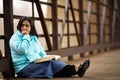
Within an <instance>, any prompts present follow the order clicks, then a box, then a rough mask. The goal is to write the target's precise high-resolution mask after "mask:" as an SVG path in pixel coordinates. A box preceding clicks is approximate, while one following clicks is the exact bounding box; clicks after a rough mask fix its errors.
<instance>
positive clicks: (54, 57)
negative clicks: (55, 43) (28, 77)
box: [34, 55, 61, 63]
mask: <svg viewBox="0 0 120 80" xmlns="http://www.w3.org/2000/svg"><path fill="white" fill-rule="evenodd" d="M60 58H61V56H60V55H46V56H44V57H43V58H40V59H36V60H35V61H34V63H40V62H45V61H49V60H59V59H60Z"/></svg>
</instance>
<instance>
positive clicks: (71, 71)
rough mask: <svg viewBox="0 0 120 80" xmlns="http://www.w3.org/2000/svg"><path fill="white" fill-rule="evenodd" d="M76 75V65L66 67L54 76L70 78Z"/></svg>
mask: <svg viewBox="0 0 120 80" xmlns="http://www.w3.org/2000/svg"><path fill="white" fill-rule="evenodd" d="M76 73H77V72H76V69H75V65H66V66H65V67H64V68H62V69H61V70H60V71H59V72H57V73H56V74H54V75H53V77H70V76H72V75H75V74H76Z"/></svg>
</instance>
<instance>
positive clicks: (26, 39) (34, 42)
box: [9, 31, 46, 73]
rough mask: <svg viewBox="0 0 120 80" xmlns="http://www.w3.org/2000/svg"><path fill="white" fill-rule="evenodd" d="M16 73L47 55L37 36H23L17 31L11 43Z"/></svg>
mask: <svg viewBox="0 0 120 80" xmlns="http://www.w3.org/2000/svg"><path fill="white" fill-rule="evenodd" d="M9 45H10V49H11V55H12V61H13V65H14V68H15V71H16V73H18V72H19V71H20V70H21V69H23V68H24V67H25V66H27V65H28V64H29V63H31V62H33V61H34V60H36V59H38V58H42V57H43V56H45V55H46V52H45V51H44V50H43V48H42V46H41V44H40V42H39V40H38V38H37V37H36V36H30V35H24V36H23V35H22V33H21V32H20V31H17V32H16V33H15V34H14V35H13V36H12V37H11V39H10V41H9Z"/></svg>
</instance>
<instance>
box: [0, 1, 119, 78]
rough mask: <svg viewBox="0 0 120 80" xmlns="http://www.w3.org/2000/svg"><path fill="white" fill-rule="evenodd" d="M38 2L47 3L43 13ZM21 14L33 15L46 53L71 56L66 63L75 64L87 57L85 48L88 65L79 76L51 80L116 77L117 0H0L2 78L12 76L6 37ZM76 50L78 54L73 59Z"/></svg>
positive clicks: (117, 67)
mask: <svg viewBox="0 0 120 80" xmlns="http://www.w3.org/2000/svg"><path fill="white" fill-rule="evenodd" d="M45 1H46V2H45ZM16 4H17V5H16ZM19 5H20V6H19ZM24 5H28V6H27V8H26V6H24ZM42 5H45V6H46V7H47V9H46V15H45V14H44V13H43V12H44V11H45V9H44V10H42ZM18 8H19V9H18ZM24 12H25V13H24ZM36 14H38V15H36ZM21 16H29V17H32V18H33V20H34V22H35V25H37V26H36V29H37V32H38V36H39V39H40V41H42V42H41V43H43V46H44V48H45V50H46V51H47V53H48V54H60V55H61V56H62V57H68V60H73V61H67V63H69V64H79V63H80V62H82V61H83V60H84V59H86V58H88V56H87V57H86V56H85V55H86V52H88V53H89V54H90V55H89V58H90V60H91V66H90V68H89V69H88V71H87V72H86V74H85V76H84V77H83V78H78V77H77V76H74V77H70V78H53V79H52V80H77V79H81V80H120V77H119V76H120V68H119V66H120V58H119V57H120V50H119V48H120V26H119V23H120V0H76V1H74V0H0V51H1V52H2V55H0V72H3V73H4V72H5V75H4V76H5V77H4V78H6V77H9V78H10V77H14V71H13V72H12V71H11V70H13V69H12V68H13V67H12V66H11V54H10V48H9V39H10V38H11V36H12V35H13V33H15V31H16V24H17V23H16V22H18V20H19V19H20V17H21ZM95 51H96V52H97V54H94V52H95ZM77 54H78V56H76V57H82V58H79V60H76V57H74V55H77ZM3 55H4V56H3ZM3 57H4V58H3ZM74 58H75V59H74ZM63 61H65V62H66V59H64V58H63ZM8 71H10V72H8ZM6 75H7V76H6ZM0 79H3V76H2V75H0ZM11 79H12V78H10V80H11ZM14 79H16V80H19V79H17V78H14ZM14 79H13V80H14ZM20 80H21V79H20ZM23 80H24V79H23ZM25 80H26V79H25ZM28 80H29V79H28ZM38 80H39V79H38Z"/></svg>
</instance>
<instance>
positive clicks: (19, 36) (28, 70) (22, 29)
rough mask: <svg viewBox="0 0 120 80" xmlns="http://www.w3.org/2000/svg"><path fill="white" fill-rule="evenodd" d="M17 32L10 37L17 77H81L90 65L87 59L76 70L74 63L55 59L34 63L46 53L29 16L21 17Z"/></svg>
mask: <svg viewBox="0 0 120 80" xmlns="http://www.w3.org/2000/svg"><path fill="white" fill-rule="evenodd" d="M17 30H18V31H17V32H16V33H15V34H14V35H13V36H12V37H11V39H10V42H9V44H10V49H11V55H12V61H13V65H14V69H15V71H16V74H17V77H19V78H53V77H70V76H72V75H76V74H78V76H79V77H83V76H84V73H85V72H86V70H87V69H88V67H89V65H90V61H89V60H85V61H84V62H83V64H80V66H79V67H78V70H76V68H75V65H68V64H66V63H64V62H60V61H57V60H50V61H46V62H41V63H38V64H35V63H34V61H35V60H36V59H39V58H43V57H44V56H46V55H47V54H46V53H45V51H44V49H43V48H42V46H41V44H40V42H39V40H38V38H37V37H38V36H37V33H36V30H35V26H34V22H33V20H32V19H31V18H30V17H21V19H20V21H19V23H18V25H17Z"/></svg>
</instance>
